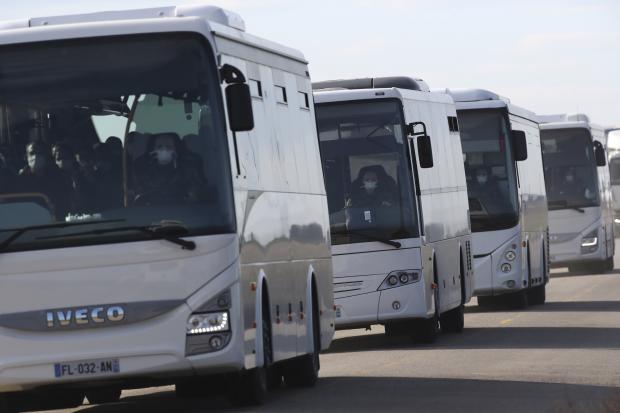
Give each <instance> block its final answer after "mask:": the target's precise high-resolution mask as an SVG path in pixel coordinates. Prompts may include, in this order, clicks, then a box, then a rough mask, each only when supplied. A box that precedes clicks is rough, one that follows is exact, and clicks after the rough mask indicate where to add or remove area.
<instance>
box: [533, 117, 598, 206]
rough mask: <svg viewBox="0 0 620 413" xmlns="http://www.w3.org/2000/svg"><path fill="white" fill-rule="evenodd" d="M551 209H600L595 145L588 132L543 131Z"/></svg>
mask: <svg viewBox="0 0 620 413" xmlns="http://www.w3.org/2000/svg"><path fill="white" fill-rule="evenodd" d="M540 137H541V139H542V144H543V159H544V163H545V184H546V187H547V200H548V201H547V202H548V205H549V209H550V210H557V209H571V208H585V207H592V206H599V205H600V199H599V196H598V192H599V191H598V178H597V177H598V175H597V171H596V161H595V158H594V145H593V144H592V137H591V136H590V133H589V132H588V130H587V129H582V128H570V129H547V130H541V131H540Z"/></svg>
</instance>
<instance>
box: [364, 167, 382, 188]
mask: <svg viewBox="0 0 620 413" xmlns="http://www.w3.org/2000/svg"><path fill="white" fill-rule="evenodd" d="M362 186H363V187H364V190H365V191H366V192H367V193H373V192H374V191H375V190H376V189H377V187H378V186H379V177H378V176H377V173H376V172H375V171H366V172H364V175H362Z"/></svg>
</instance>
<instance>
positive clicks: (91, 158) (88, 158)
mask: <svg viewBox="0 0 620 413" xmlns="http://www.w3.org/2000/svg"><path fill="white" fill-rule="evenodd" d="M77 162H78V164H79V165H80V167H81V168H83V169H88V170H91V169H95V151H93V149H92V148H89V147H84V148H82V149H80V150H79V151H78V153H77Z"/></svg>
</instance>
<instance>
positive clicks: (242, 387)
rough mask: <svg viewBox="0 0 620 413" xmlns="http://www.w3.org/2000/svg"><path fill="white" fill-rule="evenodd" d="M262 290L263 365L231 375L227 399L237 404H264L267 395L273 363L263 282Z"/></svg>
mask: <svg viewBox="0 0 620 413" xmlns="http://www.w3.org/2000/svg"><path fill="white" fill-rule="evenodd" d="M262 291H263V295H262V305H261V308H262V317H261V318H262V323H261V326H262V334H263V337H262V338H263V367H256V368H253V369H251V370H244V371H241V372H239V373H237V374H234V375H233V376H232V378H231V380H230V382H229V386H228V399H229V400H230V402H231V403H232V404H234V405H237V406H259V405H262V404H264V403H265V401H266V400H267V397H268V396H269V371H270V369H271V368H272V365H273V345H272V343H273V338H272V334H271V311H270V309H271V307H270V304H269V294H268V293H267V285H266V284H263V290H262Z"/></svg>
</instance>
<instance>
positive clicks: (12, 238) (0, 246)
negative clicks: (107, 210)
mask: <svg viewBox="0 0 620 413" xmlns="http://www.w3.org/2000/svg"><path fill="white" fill-rule="evenodd" d="M124 221H125V220H124V219H106V220H101V221H80V222H57V223H54V224H46V225H32V226H30V227H22V228H15V229H3V230H0V232H10V231H13V234H11V235H10V236H9V237H8V238H7V239H5V240H4V241H2V243H0V252H2V251H4V250H5V249H7V248H8V247H9V246H10V245H11V244H12V243H13V242H14V241H15V240H16V239H17V238H19V237H21V236H22V235H23V234H25V233H26V232H28V231H36V230H40V229H53V228H67V227H77V226H82V225H95V224H110V223H114V222H124Z"/></svg>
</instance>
